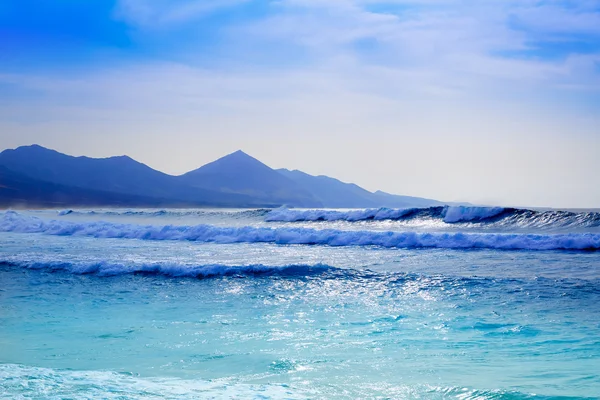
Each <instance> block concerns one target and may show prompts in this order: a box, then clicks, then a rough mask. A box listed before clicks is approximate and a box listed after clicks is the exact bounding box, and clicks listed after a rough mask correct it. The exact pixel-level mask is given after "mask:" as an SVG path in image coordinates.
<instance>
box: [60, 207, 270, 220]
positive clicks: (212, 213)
mask: <svg viewBox="0 0 600 400" xmlns="http://www.w3.org/2000/svg"><path fill="white" fill-rule="evenodd" d="M270 211H271V209H267V208H258V209H250V210H226V211H225V210H223V211H222V210H218V211H217V210H189V209H181V210H177V209H168V210H151V209H149V210H72V209H66V210H60V211H58V212H57V215H58V216H60V217H62V216H66V215H87V216H91V215H93V216H139V217H190V216H197V217H220V216H226V217H229V218H248V217H263V216H265V215H267V214H268V213H269V212H270Z"/></svg>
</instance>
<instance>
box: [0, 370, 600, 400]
mask: <svg viewBox="0 0 600 400" xmlns="http://www.w3.org/2000/svg"><path fill="white" fill-rule="evenodd" d="M23 382H26V384H24V383H23ZM0 385H2V388H3V389H4V390H3V393H5V394H6V398H26V397H27V398H30V397H31V398H56V399H58V398H83V399H93V398H103V399H123V398H127V399H148V398H177V399H196V398H211V399H225V398H229V399H231V398H235V399H243V398H260V399H279V398H286V399H306V398H346V397H349V398H367V397H373V393H374V392H375V393H379V394H380V396H377V397H382V398H429V399H434V400H437V399H440V400H441V399H461V400H492V399H493V400H503V399H507V400H508V399H512V400H530V399H535V400H549V399H555V400H563V399H564V400H567V399H573V397H562V396H544V395H534V394H528V393H525V392H517V391H508V390H499V389H498V390H477V389H474V388H470V387H462V386H461V387H443V386H433V385H427V384H414V385H389V384H385V383H382V384H381V385H379V386H378V387H377V388H373V387H369V386H366V387H365V384H364V383H360V382H350V383H345V384H344V385H343V386H342V385H339V384H332V385H330V386H329V387H310V388H309V387H306V385H297V384H293V383H292V384H276V383H269V384H249V383H244V381H243V379H239V378H238V379H237V380H233V379H215V380H202V379H183V378H174V377H140V376H136V375H135V374H132V373H118V372H113V371H76V370H70V369H51V368H39V367H32V366H26V365H18V364H0ZM340 393H343V394H344V396H340ZM582 399H586V398H582ZM588 399H592V397H589V398H588Z"/></svg>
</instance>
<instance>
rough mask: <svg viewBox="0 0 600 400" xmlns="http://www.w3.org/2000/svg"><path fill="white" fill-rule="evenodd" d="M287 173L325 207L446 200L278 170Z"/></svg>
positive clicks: (425, 204) (431, 203) (428, 203)
mask: <svg viewBox="0 0 600 400" xmlns="http://www.w3.org/2000/svg"><path fill="white" fill-rule="evenodd" d="M277 172H279V173H280V174H282V175H283V176H285V177H287V178H289V179H292V180H294V181H296V182H297V183H298V184H299V185H300V186H302V187H303V188H304V189H306V190H307V191H309V192H311V193H312V194H313V195H314V196H315V197H316V198H317V199H318V200H319V201H320V202H321V203H322V204H323V206H324V207H328V208H368V207H395V208H405V207H430V206H435V205H441V204H443V203H441V202H439V201H437V200H431V199H424V198H420V197H411V196H398V195H393V194H389V193H385V192H382V191H377V192H375V193H372V192H369V191H368V190H366V189H363V188H361V187H360V186H358V185H355V184H354V183H344V182H342V181H340V180H338V179H334V178H330V177H328V176H324V175H319V176H314V175H309V174H307V173H305V172H302V171H298V170H293V171H290V170H288V169H278V170H277Z"/></svg>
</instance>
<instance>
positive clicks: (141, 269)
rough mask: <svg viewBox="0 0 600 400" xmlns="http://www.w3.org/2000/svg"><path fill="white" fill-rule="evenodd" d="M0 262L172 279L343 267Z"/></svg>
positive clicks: (320, 271)
mask: <svg viewBox="0 0 600 400" xmlns="http://www.w3.org/2000/svg"><path fill="white" fill-rule="evenodd" d="M0 265H7V266H14V267H21V268H27V269H34V270H46V271H51V272H57V271H64V272H69V273H72V274H77V275H98V276H118V275H160V276H165V277H171V278H184V277H185V278H214V277H220V276H282V277H297V276H310V275H319V274H323V273H326V272H336V271H339V270H340V268H335V267H331V266H329V265H324V264H316V265H301V264H298V265H295V264H291V265H283V266H270V265H262V264H255V265H220V264H210V265H187V264H168V263H167V264H159V263H153V264H150V263H148V264H119V263H113V262H107V261H99V262H89V263H86V262H83V263H72V262H62V261H32V262H23V261H6V260H5V261H1V260H0Z"/></svg>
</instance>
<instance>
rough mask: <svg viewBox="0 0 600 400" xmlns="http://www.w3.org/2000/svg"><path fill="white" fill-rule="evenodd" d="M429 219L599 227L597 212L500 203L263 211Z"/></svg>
mask: <svg viewBox="0 0 600 400" xmlns="http://www.w3.org/2000/svg"><path fill="white" fill-rule="evenodd" d="M415 219H433V220H439V221H442V222H444V223H447V224H458V223H470V224H480V225H489V224H493V225H500V226H507V227H508V226H512V227H524V228H558V227H600V213H598V212H581V213H575V212H570V211H557V210H556V211H534V210H527V209H518V208H504V207H466V206H444V207H428V208H406V209H391V208H373V209H364V210H318V209H317V210H296V209H286V208H281V209H276V210H272V211H270V212H269V213H267V214H266V217H265V220H266V221H269V222H303V221H348V222H357V221H371V220H374V221H382V220H407V221H408V220H415Z"/></svg>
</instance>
